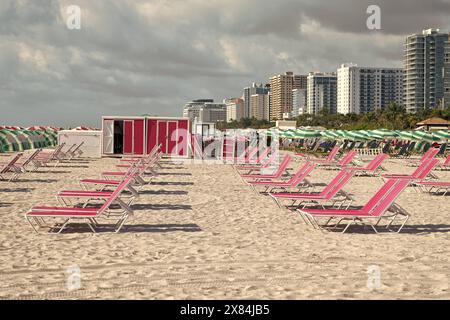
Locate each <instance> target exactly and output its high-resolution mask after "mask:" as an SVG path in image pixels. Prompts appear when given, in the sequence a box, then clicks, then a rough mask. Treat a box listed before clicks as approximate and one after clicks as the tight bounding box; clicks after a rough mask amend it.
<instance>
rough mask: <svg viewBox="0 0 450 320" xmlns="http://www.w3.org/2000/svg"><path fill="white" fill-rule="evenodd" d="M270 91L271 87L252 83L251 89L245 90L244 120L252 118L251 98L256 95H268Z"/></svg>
mask: <svg viewBox="0 0 450 320" xmlns="http://www.w3.org/2000/svg"><path fill="white" fill-rule="evenodd" d="M269 91H270V86H268V85H263V84H256V83H252V85H251V86H250V87H246V88H244V95H243V98H244V118H251V115H250V114H251V106H250V97H251V96H252V95H254V94H267V93H269Z"/></svg>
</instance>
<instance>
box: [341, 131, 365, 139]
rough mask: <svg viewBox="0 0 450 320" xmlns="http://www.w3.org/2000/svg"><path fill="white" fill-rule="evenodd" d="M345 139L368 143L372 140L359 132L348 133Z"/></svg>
mask: <svg viewBox="0 0 450 320" xmlns="http://www.w3.org/2000/svg"><path fill="white" fill-rule="evenodd" d="M345 138H346V139H348V140H353V141H368V140H370V138H369V137H368V136H366V135H365V134H363V133H361V132H358V131H346V132H345Z"/></svg>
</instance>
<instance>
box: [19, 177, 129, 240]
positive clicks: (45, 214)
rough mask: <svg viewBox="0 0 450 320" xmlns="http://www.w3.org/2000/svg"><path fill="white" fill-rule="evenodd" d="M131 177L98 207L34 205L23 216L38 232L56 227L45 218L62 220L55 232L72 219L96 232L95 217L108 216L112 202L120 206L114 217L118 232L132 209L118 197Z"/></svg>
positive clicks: (96, 223)
mask: <svg viewBox="0 0 450 320" xmlns="http://www.w3.org/2000/svg"><path fill="white" fill-rule="evenodd" d="M130 182H131V177H129V178H127V179H125V180H124V181H122V182H121V183H120V184H119V185H118V186H117V189H116V190H115V191H114V192H113V193H112V194H111V196H110V197H109V198H107V200H106V201H105V202H104V203H103V205H102V206H101V207H99V208H74V207H51V206H35V207H33V208H31V209H30V211H28V212H27V213H26V214H25V218H26V219H27V221H28V223H29V224H30V225H31V226H32V227H33V229H34V230H35V231H36V232H37V233H39V230H40V229H41V228H44V227H46V228H50V230H52V229H53V228H57V227H58V224H53V225H47V224H46V221H45V220H46V219H48V218H50V219H53V220H62V223H61V225H60V226H59V230H58V231H57V232H56V233H60V232H61V231H62V230H64V228H65V227H66V226H67V224H68V223H70V222H72V221H80V220H81V221H83V222H85V223H86V224H87V225H88V226H89V228H90V229H91V230H92V232H94V233H95V232H96V230H95V227H97V226H99V223H98V222H97V219H98V218H100V217H102V218H103V216H105V218H108V214H107V211H108V210H109V207H110V206H111V205H112V204H118V205H119V206H120V207H121V208H122V210H123V211H122V212H121V214H119V215H115V216H114V219H116V220H117V222H116V224H115V228H114V230H115V232H119V231H120V229H121V228H122V226H123V224H124V223H125V221H126V220H127V218H128V217H129V216H130V215H132V214H133V211H132V210H131V208H130V207H129V206H127V205H126V204H125V203H124V202H123V201H121V200H120V199H119V196H120V194H121V193H122V192H123V191H124V190H125V188H126V186H127V185H128V184H130Z"/></svg>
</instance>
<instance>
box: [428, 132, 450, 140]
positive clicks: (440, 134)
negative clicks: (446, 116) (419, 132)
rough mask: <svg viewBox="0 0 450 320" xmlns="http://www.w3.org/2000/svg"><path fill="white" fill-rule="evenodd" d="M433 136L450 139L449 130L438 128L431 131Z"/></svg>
mask: <svg viewBox="0 0 450 320" xmlns="http://www.w3.org/2000/svg"><path fill="white" fill-rule="evenodd" d="M432 135H433V136H435V137H437V138H439V139H440V140H450V130H440V131H436V132H433V133H432Z"/></svg>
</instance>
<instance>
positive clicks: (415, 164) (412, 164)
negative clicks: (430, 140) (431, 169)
mask: <svg viewBox="0 0 450 320" xmlns="http://www.w3.org/2000/svg"><path fill="white" fill-rule="evenodd" d="M438 153H439V149H438V148H430V149H428V151H427V152H425V153H424V154H423V156H422V157H421V158H420V160H408V161H407V162H406V165H407V166H410V167H418V166H420V164H421V163H422V162H424V161H425V160H428V159H432V158H434V157H435V156H436V155H437V154H438Z"/></svg>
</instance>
